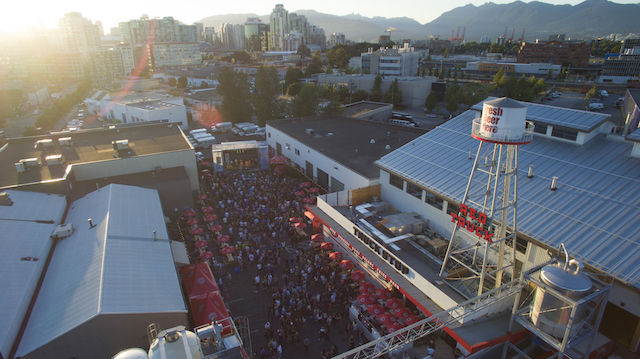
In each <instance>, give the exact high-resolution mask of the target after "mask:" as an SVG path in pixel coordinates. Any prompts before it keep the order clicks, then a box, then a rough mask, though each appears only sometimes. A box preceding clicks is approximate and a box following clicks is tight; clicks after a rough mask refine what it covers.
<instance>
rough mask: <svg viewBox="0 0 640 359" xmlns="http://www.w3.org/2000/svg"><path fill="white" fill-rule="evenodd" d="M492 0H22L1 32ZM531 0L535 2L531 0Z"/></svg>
mask: <svg viewBox="0 0 640 359" xmlns="http://www.w3.org/2000/svg"><path fill="white" fill-rule="evenodd" d="M487 2H488V1H485V0H474V1H469V0H454V1H450V2H444V3H443V2H437V1H433V0H431V1H422V2H420V1H417V0H402V1H400V2H396V3H394V6H393V7H389V6H388V4H389V3H388V2H386V1H382V0H373V1H370V2H369V3H368V5H369V6H367V7H366V8H361V7H360V6H359V5H358V4H356V3H344V2H338V1H335V0H329V1H325V2H322V3H317V4H315V5H313V6H309V4H308V2H303V1H300V0H294V1H289V2H273V3H268V2H263V1H255V0H245V1H241V2H233V3H223V4H216V6H215V8H214V7H212V8H211V10H206V9H203V6H202V4H201V3H199V2H196V1H194V0H186V1H182V2H180V5H179V6H178V5H174V6H172V4H171V3H168V2H167V3H165V4H162V3H161V4H160V5H157V6H154V7H153V8H149V7H148V6H146V5H144V4H142V3H135V2H134V3H131V2H124V1H122V0H114V1H112V2H110V3H109V6H107V7H105V6H96V5H95V4H94V3H90V2H86V1H80V0H66V1H64V2H63V3H55V2H44V1H38V2H36V5H37V6H35V7H34V6H33V5H34V4H33V3H31V2H25V3H22V2H19V3H15V4H12V7H11V9H10V10H9V11H7V12H5V18H4V19H3V20H2V21H1V22H0V31H4V32H16V31H17V32H19V31H24V30H26V29H27V28H28V27H36V28H38V27H40V26H43V27H45V28H57V27H58V20H59V19H60V18H62V17H64V14H65V13H68V12H80V13H82V16H83V17H85V18H88V19H90V20H91V21H92V22H94V23H95V22H96V21H100V22H101V23H102V25H103V28H104V31H105V33H109V29H110V28H111V27H117V26H118V23H119V22H125V21H129V20H132V19H138V18H140V17H141V16H142V14H148V15H149V17H150V18H155V17H159V18H162V17H165V16H172V17H173V18H174V19H176V20H179V21H181V22H183V23H185V24H192V23H194V22H196V21H198V20H200V19H202V18H204V17H207V16H214V15H226V14H245V13H247V14H248V13H255V14H257V15H259V16H262V15H268V14H270V13H271V11H272V10H273V8H274V7H275V5H276V4H283V5H284V7H285V9H287V10H288V11H289V12H295V11H298V10H315V11H318V12H321V13H326V14H333V15H338V16H343V15H348V14H360V15H362V16H366V17H374V16H381V17H387V18H394V17H408V18H412V19H414V20H416V21H418V22H419V23H421V24H425V23H428V22H430V21H432V20H434V19H436V18H438V17H439V16H440V15H442V13H444V12H447V11H450V10H453V9H454V8H456V7H459V6H464V5H467V4H469V3H471V4H473V5H475V6H480V5H482V4H484V3H487ZM492 2H494V3H497V4H507V3H512V2H514V1H504V0H496V1H492ZM525 2H529V1H525ZM545 2H546V3H549V4H555V5H559V4H569V5H576V4H579V3H581V2H583V1H582V0H569V1H564V0H551V1H545ZM613 2H615V3H620V4H632V3H635V2H634V1H633V0H618V1H613Z"/></svg>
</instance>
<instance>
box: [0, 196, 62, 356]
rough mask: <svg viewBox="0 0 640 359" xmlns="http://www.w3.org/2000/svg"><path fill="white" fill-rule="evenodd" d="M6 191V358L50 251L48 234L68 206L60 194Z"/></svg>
mask: <svg viewBox="0 0 640 359" xmlns="http://www.w3.org/2000/svg"><path fill="white" fill-rule="evenodd" d="M6 192H7V193H9V196H10V197H11V200H12V201H13V205H11V206H0V218H2V219H1V220H0V274H1V275H0V288H2V289H1V290H0V303H1V304H0V352H1V353H2V356H3V357H5V358H7V357H8V356H9V351H10V350H11V346H12V345H13V342H14V340H15V338H16V335H17V333H18V329H19V328H20V325H21V324H22V319H23V316H24V314H25V313H26V310H27V306H28V305H29V301H30V300H31V296H32V295H33V291H34V289H35V284H36V282H37V281H38V279H39V277H40V274H41V273H42V269H43V267H44V262H45V259H46V258H47V255H48V254H49V249H50V248H51V239H50V237H49V236H51V234H52V233H53V230H54V229H55V227H56V226H57V225H59V224H60V220H61V219H62V216H63V214H64V210H65V208H66V206H67V201H66V199H65V197H64V196H61V195H52V194H45V193H37V192H25V191H13V190H9V191H6ZM36 221H38V222H36ZM23 258H24V260H23ZM28 258H31V260H26V259H28ZM34 259H36V260H34Z"/></svg>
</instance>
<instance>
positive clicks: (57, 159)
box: [45, 155, 62, 166]
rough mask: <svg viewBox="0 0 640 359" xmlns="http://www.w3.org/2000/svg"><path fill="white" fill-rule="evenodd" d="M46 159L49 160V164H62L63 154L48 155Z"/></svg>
mask: <svg viewBox="0 0 640 359" xmlns="http://www.w3.org/2000/svg"><path fill="white" fill-rule="evenodd" d="M45 161H46V162H47V166H52V165H61V164H62V155H51V156H47V157H45Z"/></svg>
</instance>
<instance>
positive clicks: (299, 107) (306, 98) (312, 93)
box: [291, 82, 319, 117]
mask: <svg viewBox="0 0 640 359" xmlns="http://www.w3.org/2000/svg"><path fill="white" fill-rule="evenodd" d="M318 103H319V99H318V88H317V87H316V85H314V84H312V83H310V82H309V83H306V84H304V86H302V89H301V90H300V93H299V94H298V96H296V98H295V99H294V100H293V102H292V103H291V115H292V116H293V117H302V116H315V115H316V114H317V111H318Z"/></svg>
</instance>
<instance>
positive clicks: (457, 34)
mask: <svg viewBox="0 0 640 359" xmlns="http://www.w3.org/2000/svg"><path fill="white" fill-rule="evenodd" d="M459 38H460V26H458V32H457V33H456V37H454V38H453V40H454V41H457V40H458V39H459Z"/></svg>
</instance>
